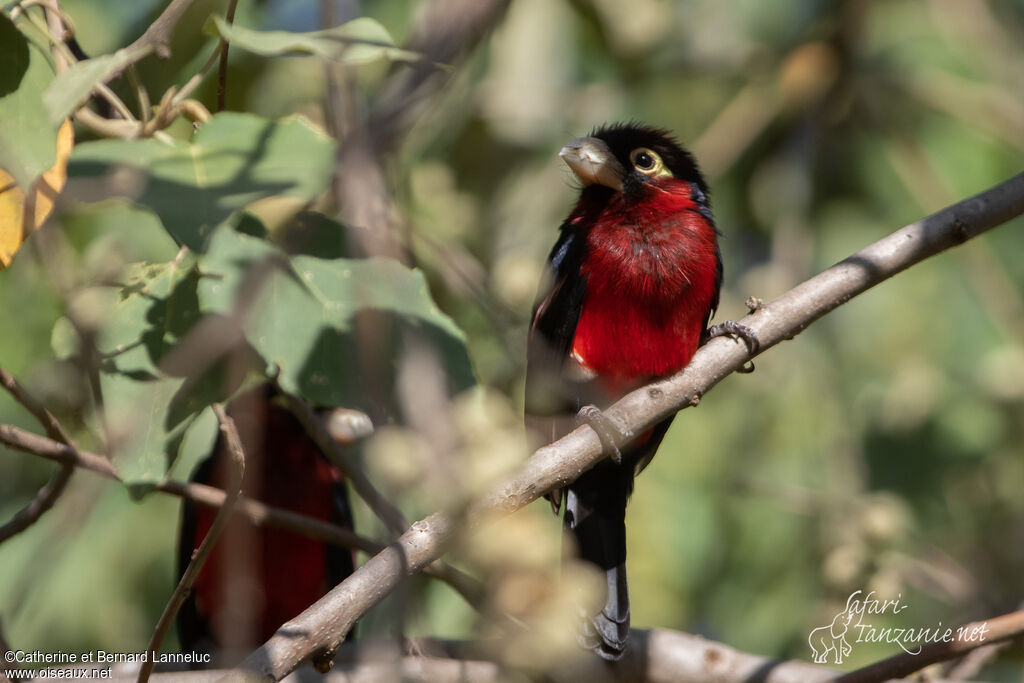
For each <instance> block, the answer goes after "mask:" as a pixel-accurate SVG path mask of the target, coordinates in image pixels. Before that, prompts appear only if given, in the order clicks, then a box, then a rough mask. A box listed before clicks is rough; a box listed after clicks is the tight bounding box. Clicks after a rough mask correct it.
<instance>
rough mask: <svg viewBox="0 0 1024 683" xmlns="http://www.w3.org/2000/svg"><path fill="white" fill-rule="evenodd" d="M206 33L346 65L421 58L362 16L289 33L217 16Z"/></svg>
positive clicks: (262, 50) (256, 48) (261, 51)
mask: <svg viewBox="0 0 1024 683" xmlns="http://www.w3.org/2000/svg"><path fill="white" fill-rule="evenodd" d="M203 32H204V33H206V34H207V35H211V36H220V37H221V38H223V39H224V40H226V41H228V42H229V43H231V46H232V47H240V48H242V49H243V50H248V51H249V52H253V53H255V54H258V55H263V56H264V57H274V56H278V55H294V54H300V55H301V54H304V55H314V56H317V57H322V58H324V59H330V60H332V61H336V62H343V63H345V64H361V63H364V62H372V61H374V60H377V59H383V58H387V59H391V60H394V61H407V62H411V61H417V60H419V59H420V58H421V57H420V55H418V54H417V53H415V52H410V51H408V50H402V49H400V48H398V47H395V41H394V40H393V39H392V38H391V34H389V33H388V31H387V29H386V28H384V27H383V26H382V25H381V24H380V23H379V22H377V21H376V20H374V19H370V18H368V17H360V18H359V19H354V20H352V21H350V22H348V23H346V24H342V25H340V26H335V27H334V28H329V29H325V30H322V31H309V32H308V33H289V32H288V31H255V30H253V29H250V28H243V27H241V26H236V25H233V24H229V23H227V22H226V21H224V19H222V18H221V17H219V16H217V15H214V16H212V17H210V19H209V20H208V21H207V22H206V24H205V25H204V26H203Z"/></svg>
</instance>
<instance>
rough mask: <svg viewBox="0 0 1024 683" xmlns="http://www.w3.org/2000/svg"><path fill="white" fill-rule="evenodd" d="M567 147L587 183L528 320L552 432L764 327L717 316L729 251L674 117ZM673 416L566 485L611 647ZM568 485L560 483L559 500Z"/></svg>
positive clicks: (584, 634) (544, 421)
mask: <svg viewBox="0 0 1024 683" xmlns="http://www.w3.org/2000/svg"><path fill="white" fill-rule="evenodd" d="M559 156H560V157H561V158H562V159H563V160H564V161H565V163H567V164H568V165H569V168H571V169H572V171H573V173H575V174H576V177H577V178H578V179H579V181H580V183H582V185H583V187H582V190H581V192H580V196H579V199H578V201H577V202H576V206H575V208H573V210H572V212H571V213H570V214H569V216H568V218H566V219H565V222H563V223H562V225H561V228H560V235H559V238H558V241H557V242H556V243H555V246H554V248H553V249H552V250H551V255H550V256H549V258H548V266H549V270H550V276H549V278H548V281H547V284H546V286H544V287H543V288H542V291H541V293H540V295H539V297H538V303H537V305H536V308H535V310H534V315H533V324H532V327H531V330H530V341H529V347H528V371H527V389H526V412H527V421H528V423H529V424H530V426H531V427H532V428H534V429H539V430H540V432H541V436H542V437H543V438H545V439H547V440H553V439H555V438H557V437H559V436H562V435H564V434H565V433H566V432H568V431H569V430H570V429H571V428H572V427H574V426H575V424H576V422H577V421H578V419H579V417H574V416H575V415H577V414H578V415H581V416H582V417H583V418H584V419H586V420H588V421H589V422H590V423H591V424H592V426H594V428H595V430H596V431H597V432H598V434H599V435H601V436H602V441H603V442H604V443H606V444H609V441H610V439H609V438H608V436H607V427H608V425H605V424H602V422H601V420H599V419H595V416H596V415H597V410H595V406H599V407H607V406H608V405H609V404H611V403H612V402H614V401H615V400H616V399H618V398H620V397H621V396H622V395H624V394H625V393H627V392H629V391H631V390H633V389H635V388H637V387H639V386H641V385H643V384H645V383H647V382H650V381H651V380H653V379H655V378H658V377H664V376H666V375H670V374H673V373H675V372H678V371H679V370H681V369H682V368H683V367H685V366H686V364H687V363H689V362H690V358H692V357H693V354H694V353H695V352H696V350H697V347H698V346H699V345H700V344H702V343H704V342H705V341H707V339H709V338H710V337H712V336H719V335H722V334H729V335H738V336H741V337H743V338H744V339H745V340H746V341H747V342H748V344H749V345H750V346H751V348H752V349H753V348H754V346H755V344H756V338H755V337H754V336H753V334H752V333H751V332H750V330H748V329H746V328H744V327H742V326H740V325H737V324H736V323H724V324H722V325H716V326H714V327H713V328H708V321H709V320H710V319H711V316H712V315H713V314H714V311H715V308H716V307H717V306H718V295H719V289H720V287H721V284H722V258H721V254H720V252H719V249H718V232H717V230H716V228H715V222H714V218H713V216H712V214H711V205H710V203H709V200H708V186H707V183H706V182H705V181H704V178H703V177H702V176H701V173H700V171H699V170H698V168H697V164H696V161H695V160H694V158H693V156H692V155H690V154H689V153H688V152H687V151H685V150H684V149H682V148H681V147H680V146H679V144H678V143H676V142H675V141H674V140H673V139H672V138H671V137H670V135H669V134H668V132H667V131H664V130H658V129H655V128H649V127H647V126H643V125H638V124H617V125H609V126H605V127H603V128H599V129H597V130H595V131H594V132H593V133H592V134H591V135H590V136H589V137H584V138H576V139H574V140H571V141H570V142H569V143H567V144H566V145H565V146H564V147H563V148H562V150H561V152H560V153H559ZM671 422H672V418H668V419H666V420H664V421H662V422H661V423H659V424H658V425H656V426H655V427H653V428H652V429H650V430H649V431H648V432H647V433H645V434H642V435H640V436H638V437H637V438H636V439H634V440H633V441H632V442H631V443H630V444H628V445H627V446H626V447H625V448H623V449H622V451H621V452H616V451H615V449H614V448H613V447H612V445H611V444H609V450H612V451H613V455H612V458H611V459H608V460H604V461H601V462H600V463H598V464H597V465H596V466H595V467H594V468H593V469H591V470H589V471H587V472H585V473H583V475H582V476H580V477H579V479H577V480H576V481H575V482H574V483H573V484H571V485H570V486H568V487H567V488H566V489H565V492H564V497H565V520H564V524H565V527H566V529H567V530H568V531H569V533H571V534H572V536H573V537H574V538H575V541H576V545H577V546H578V551H579V555H580V557H581V558H582V559H583V560H586V561H588V562H592V563H593V564H595V565H597V566H598V567H599V568H600V569H601V570H603V571H604V572H605V576H606V578H607V593H606V599H605V601H604V606H603V608H602V609H601V610H600V611H599V612H597V613H596V614H584V615H581V621H582V624H581V631H580V642H581V644H582V645H583V646H584V647H586V648H588V649H591V650H593V651H595V652H596V653H597V654H599V655H600V656H601V657H604V658H605V659H610V660H615V659H618V658H619V657H621V656H622V653H623V652H624V650H625V646H626V641H627V638H628V636H629V593H628V587H627V583H626V564H625V562H626V527H625V514H626V502H627V500H628V498H629V496H630V494H631V493H632V491H633V478H634V476H635V474H636V473H638V472H639V471H640V470H641V469H643V468H644V467H645V466H646V465H647V463H648V462H650V460H651V458H652V457H653V456H654V453H655V451H656V450H657V448H658V445H659V444H660V443H661V440H662V438H663V437H664V436H665V432H666V431H667V430H668V427H669V424H671ZM562 496H563V493H562V492H555V493H554V494H553V495H552V502H553V503H554V505H555V509H556V512H557V509H558V507H559V506H560V504H561V502H562Z"/></svg>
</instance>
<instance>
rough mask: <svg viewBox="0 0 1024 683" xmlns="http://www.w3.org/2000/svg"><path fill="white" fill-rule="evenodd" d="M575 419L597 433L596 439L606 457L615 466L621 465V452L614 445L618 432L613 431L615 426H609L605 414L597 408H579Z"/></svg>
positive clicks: (590, 406) (609, 422)
mask: <svg viewBox="0 0 1024 683" xmlns="http://www.w3.org/2000/svg"><path fill="white" fill-rule="evenodd" d="M576 417H577V419H578V420H579V421H580V422H585V423H586V424H588V425H590V428H591V429H593V430H594V431H595V432H597V438H598V439H600V441H601V446H602V447H603V448H604V450H605V452H606V453H607V454H608V457H609V458H611V459H612V462H614V463H615V464H616V465H621V464H622V451H620V450H619V447H618V446H616V445H615V437H616V435H617V434H618V430H616V429H615V426H614V425H613V424H611V421H610V420H609V419H608V418H607V417H606V416H605V414H604V413H602V412H601V410H600V409H599V408H598V407H597V406H593V405H589V406H583V407H582V408H580V412H579V413H577V414H576Z"/></svg>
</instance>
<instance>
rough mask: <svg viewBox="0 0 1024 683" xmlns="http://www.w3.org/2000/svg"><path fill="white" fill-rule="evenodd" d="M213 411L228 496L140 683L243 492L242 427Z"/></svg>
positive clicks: (153, 643)
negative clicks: (224, 462)
mask: <svg viewBox="0 0 1024 683" xmlns="http://www.w3.org/2000/svg"><path fill="white" fill-rule="evenodd" d="M213 412H214V414H215V415H216V416H217V422H219V423H220V431H221V432H222V433H223V434H224V441H225V443H226V444H227V451H228V462H230V463H231V469H230V472H229V474H228V486H227V497H226V498H225V500H224V504H223V505H222V506H221V508H220V510H218V511H217V515H216V516H215V517H214V518H213V524H211V525H210V530H209V531H207V532H206V535H205V536H203V540H202V542H201V543H200V544H199V547H198V548H196V549H195V550H194V551H192V557H191V559H189V562H188V566H187V567H186V568H185V572H184V573H183V574H182V575H181V580H180V581H178V585H177V586H175V588H174V592H173V593H171V597H170V599H169V600H168V601H167V604H166V605H165V606H164V611H163V613H162V614H161V615H160V619H159V621H157V623H156V628H155V629H154V630H153V638H152V639H151V640H150V641H149V647H148V648H146V654H148V655H149V656H148V657H147V658H146V660H145V662H143V664H142V667H141V668H140V669H139V679H138V683H146V681H148V680H149V675H150V674H151V673H153V667H154V666H155V665H156V658H157V654H158V653H159V652H160V646H161V645H162V644H163V642H164V638H166V637H167V633H168V632H169V631H170V630H171V625H172V624H173V623H174V617H176V616H177V615H178V610H180V609H181V606H182V605H183V604H185V600H186V599H187V598H188V596H189V593H191V592H192V586H194V585H195V582H196V579H198V578H199V572H200V571H202V569H203V565H204V564H206V558H208V557H209V556H210V553H212V552H213V547H214V546H215V545H216V544H217V539H218V538H220V535H221V532H223V531H224V529H225V528H226V527H227V525H228V521H229V520H230V519H231V515H232V513H234V511H235V504H236V503H237V502H238V499H239V497H240V496H241V495H242V477H243V476H244V475H245V449H243V448H242V438H241V437H240V436H239V435H238V427H237V426H235V421H234V420H233V419H231V417H230V416H229V415H228V414H227V413H225V412H224V408H223V407H221V405H220V404H219V403H214V404H213Z"/></svg>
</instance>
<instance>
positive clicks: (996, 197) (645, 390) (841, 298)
mask: <svg viewBox="0 0 1024 683" xmlns="http://www.w3.org/2000/svg"><path fill="white" fill-rule="evenodd" d="M1022 213H1024V174H1021V175H1018V176H1015V177H1014V178H1011V179H1010V180H1007V181H1006V182H1004V183H1002V184H1000V185H997V186H996V187H993V188H991V189H989V190H986V191H985V192H982V193H981V194H978V195H976V196H974V197H971V198H969V199H966V200H964V201H962V202H959V203H957V204H954V205H953V206H950V207H948V208H946V209H943V210H942V211H939V212H938V213H936V214H933V215H931V216H929V217H927V218H924V219H922V220H920V221H918V222H916V223H912V224H910V225H908V226H906V227H904V228H902V229H901V230H898V231H896V232H895V233H893V234H891V235H889V236H888V237H885V238H883V239H881V240H879V241H878V242H876V243H874V244H872V245H871V246H868V247H866V248H865V249H862V250H861V251H859V252H857V253H856V254H853V255H852V256H850V257H849V258H847V259H845V260H843V261H841V262H839V263H837V264H836V265H834V266H832V267H831V268H829V269H827V270H825V271H824V272H822V273H820V274H819V275H817V276H815V277H813V278H811V279H810V280H807V281H806V282H804V283H802V284H800V285H798V286H796V287H795V288H793V289H791V290H790V291H789V292H787V293H785V294H783V295H782V296H781V297H779V298H778V299H776V300H775V301H773V302H771V303H769V304H767V305H763V306H760V307H759V308H758V309H757V310H755V311H754V312H752V313H751V314H750V315H748V316H747V317H745V318H744V319H742V320H741V321H739V322H741V323H742V324H744V325H747V326H748V327H750V328H751V329H752V330H753V331H754V332H755V333H756V334H757V336H758V338H759V340H760V352H761V353H763V352H764V351H765V350H767V349H769V348H771V347H772V346H775V345H776V344H778V343H779V342H781V341H784V340H786V339H792V338H793V337H795V336H796V335H797V334H799V333H800V332H802V331H803V330H804V329H806V328H807V326H808V325H810V324H811V323H813V322H814V321H815V320H817V319H818V318H820V317H821V316H823V315H825V314H826V313H828V312H829V311H832V310H833V309H835V308H837V307H839V306H841V305H842V304H844V303H846V302H847V301H849V300H850V299H852V298H853V297H855V296H857V295H858V294H860V293H862V292H864V291H865V290H867V289H869V288H871V287H873V286H875V285H877V284H878V283H880V282H882V281H884V280H886V279H887V278H890V277H892V276H893V275H895V274H897V273H899V272H901V271H903V270H905V269H906V268H909V267H910V266H912V265H914V264H916V263H919V262H921V261H923V260H924V259H926V258H928V257H930V256H934V255H935V254H937V253H939V252H941V251H944V250H945V249H948V248H950V247H953V246H956V245H958V244H962V243H963V242H964V241H966V240H968V239H970V238H971V237H975V236H976V235H979V234H981V233H982V232H985V231H986V230H989V229H991V228H993V227H995V226H997V225H1000V224H1002V223H1005V222H1006V221H1008V220H1010V219H1012V218H1014V217H1016V216H1019V215H1021V214H1022ZM750 358H751V354H750V353H748V352H747V350H746V348H745V347H744V346H743V345H742V344H741V343H739V342H735V341H732V340H727V339H713V340H712V341H711V342H709V343H708V344H706V345H705V346H704V347H702V348H701V349H699V350H698V351H697V353H696V355H695V356H694V357H693V359H692V360H691V361H690V364H689V365H687V367H686V368H685V369H684V370H683V371H682V372H681V373H679V374H677V375H675V376H673V377H671V378H669V379H666V380H662V381H659V382H655V383H653V384H650V385H648V386H646V387H642V388H640V389H638V390H636V391H633V392H632V393H630V394H628V395H626V396H625V397H624V398H622V399H621V400H620V401H618V402H617V403H615V404H614V405H612V406H611V407H610V408H609V409H608V410H606V411H604V415H605V417H606V419H607V420H608V421H609V423H610V424H612V425H616V426H617V427H618V429H619V431H620V432H621V433H620V434H619V435H618V437H619V438H617V439H615V440H616V442H617V445H622V444H624V443H625V442H626V441H628V439H629V437H630V436H631V435H635V434H640V433H642V432H643V431H644V430H646V429H648V428H650V427H651V426H653V425H654V424H656V423H658V422H660V421H661V420H662V419H664V418H665V417H667V416H669V415H671V414H673V413H675V412H677V411H679V410H682V409H684V408H686V407H687V406H690V405H696V404H697V403H698V402H699V401H700V398H701V397H702V396H703V395H704V394H705V393H706V392H707V391H708V390H710V389H711V388H712V387H714V386H715V385H716V384H717V383H718V382H720V381H721V380H722V379H723V378H724V377H726V376H727V375H729V374H731V373H732V372H734V371H736V370H738V369H740V368H741V367H743V365H744V363H746V362H747V361H749V360H750ZM602 457H603V453H602V446H601V441H600V439H598V436H597V434H596V433H595V432H594V430H593V429H592V428H591V427H589V426H588V425H583V426H581V427H579V428H578V429H576V430H575V431H573V432H571V433H570V434H568V435H566V436H565V437H563V438H562V439H559V440H558V441H556V442H554V443H552V444H550V445H548V446H545V447H543V448H540V449H538V450H537V451H536V452H535V453H534V454H533V456H532V457H531V458H530V459H529V461H527V463H526V464H525V465H524V467H523V469H522V470H520V472H519V473H518V474H517V475H515V476H514V477H512V478H511V479H510V480H508V481H506V482H505V483H504V484H503V485H502V486H500V487H499V488H497V489H496V490H495V491H494V492H493V493H492V494H490V495H489V496H487V497H486V498H484V499H483V500H482V501H481V502H479V503H478V504H477V505H476V506H475V507H474V508H473V509H472V510H471V511H470V515H469V518H470V519H480V518H483V517H486V516H487V513H493V512H503V513H509V512H513V511H515V510H518V509H519V508H521V507H523V506H524V505H526V504H527V503H529V502H531V501H533V500H536V499H537V498H538V497H539V496H541V495H543V494H544V493H545V492H547V491H549V490H551V489H553V488H557V487H561V486H565V485H567V484H569V483H570V482H572V481H574V480H575V479H576V478H577V477H578V476H579V475H580V474H582V473H583V472H584V471H585V470H587V469H589V468H590V467H593V466H594V464H596V463H597V462H598V461H599V460H600V459H601V458H602ZM455 527H456V525H455V521H454V520H453V519H452V518H451V517H449V516H448V515H445V514H443V513H435V514H433V515H431V516H429V517H427V518H426V519H423V520H421V521H419V522H416V523H415V524H413V525H412V526H411V527H410V528H409V529H408V530H407V531H406V532H405V533H404V534H403V535H402V536H401V537H400V538H399V539H398V540H397V541H396V542H395V543H393V544H391V545H390V546H388V547H387V548H385V549H384V550H383V551H382V552H380V553H379V554H377V555H376V556H375V557H373V558H371V559H370V560H369V561H368V562H366V564H364V565H363V566H362V567H360V568H359V569H358V570H356V571H355V572H354V573H353V574H352V575H351V576H349V577H348V578H347V579H346V580H345V581H343V582H342V583H341V584H339V585H338V586H336V587H335V588H334V589H333V590H331V591H330V592H329V593H328V594H327V595H326V596H324V597H323V598H322V599H321V600H319V601H318V602H317V603H316V604H314V605H312V606H311V607H310V608H309V609H307V610H306V611H304V612H303V613H302V614H300V615H298V616H297V617H295V618H294V619H292V620H291V621H289V622H287V623H286V624H284V625H283V626H282V627H281V628H280V629H279V630H278V631H277V633H275V634H274V636H272V637H271V638H270V640H268V641H267V642H266V643H265V644H264V645H263V646H262V647H260V648H259V649H257V650H256V651H255V652H253V653H252V654H251V655H250V656H249V657H248V658H247V659H246V660H245V661H244V662H243V663H242V665H241V668H243V669H248V670H250V671H253V672H256V673H258V674H260V675H261V676H262V677H263V678H264V679H266V680H280V679H281V678H283V677H284V676H285V675H287V674H288V673H290V672H291V671H294V670H295V669H296V668H297V667H298V666H300V665H301V664H302V663H303V662H304V661H306V660H307V659H308V658H309V657H310V656H318V657H319V656H322V655H323V654H324V653H330V652H333V651H336V650H337V648H338V645H339V644H340V643H341V642H342V641H343V640H344V638H345V636H346V635H347V634H348V631H349V629H350V628H351V627H352V624H353V623H355V621H356V620H357V619H358V618H359V617H361V616H362V615H363V614H364V613H365V612H366V611H367V610H368V609H370V608H371V607H372V606H373V605H375V604H376V603H377V602H378V601H379V600H381V599H382V598H383V597H384V596H385V595H387V594H388V593H389V592H391V591H392V590H394V588H395V587H396V586H397V585H398V584H399V583H400V581H401V580H402V579H403V578H404V577H405V576H408V575H410V574H413V573H415V572H417V571H420V570H421V569H422V568H423V567H424V566H426V565H427V564H429V563H430V562H433V561H434V560H436V559H438V558H439V557H440V556H441V555H442V554H443V552H444V550H445V546H446V544H447V542H448V541H449V540H450V538H451V537H452V535H453V533H454V531H455Z"/></svg>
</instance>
